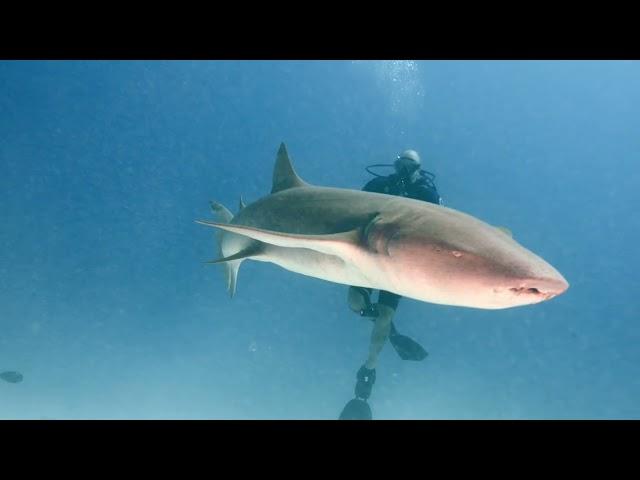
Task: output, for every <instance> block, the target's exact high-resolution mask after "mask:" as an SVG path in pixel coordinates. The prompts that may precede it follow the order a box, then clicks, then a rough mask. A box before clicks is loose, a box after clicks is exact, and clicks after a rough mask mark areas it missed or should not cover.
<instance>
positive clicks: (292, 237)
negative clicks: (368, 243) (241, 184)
mask: <svg viewBox="0 0 640 480" xmlns="http://www.w3.org/2000/svg"><path fill="white" fill-rule="evenodd" d="M196 223H200V224H202V225H207V226H209V227H216V228H220V229H222V230H226V231H228V232H232V233H236V234H238V235H244V236H245V237H249V238H252V239H254V240H258V241H260V242H263V243H267V244H270V245H276V246H278V247H288V248H307V249H310V250H315V251H317V252H320V253H324V254H327V255H335V256H338V257H343V256H345V255H349V254H350V253H352V252H353V250H354V249H359V248H361V247H362V244H361V242H362V229H361V228H356V229H353V230H349V231H346V232H340V233H333V234H328V235H301V234H297V233H285V232H275V231H271V230H264V229H262V228H256V227H247V226H244V225H234V224H228V223H217V222H210V221H207V220H196Z"/></svg>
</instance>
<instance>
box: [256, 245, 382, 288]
mask: <svg viewBox="0 0 640 480" xmlns="http://www.w3.org/2000/svg"><path fill="white" fill-rule="evenodd" d="M254 260H257V261H261V262H271V263H275V264H276V265H279V266H280V267H282V268H284V269H286V270H289V271H292V272H295V273H299V274H301V275H307V276H310V277H315V278H320V279H322V280H326V281H329V282H335V283H341V284H344V285H354V286H361V287H369V288H381V286H380V285H378V284H377V283H378V282H377V281H376V279H375V278H368V277H366V276H365V275H364V274H363V272H362V270H361V269H360V268H357V267H355V266H354V264H349V263H347V262H345V261H344V260H342V259H341V258H339V257H336V256H333V255H326V254H323V253H319V252H316V251H315V250H310V249H307V248H284V247H277V246H273V245H268V246H267V247H266V249H265V251H264V252H262V253H261V254H260V255H259V256H257V257H255V258H254Z"/></svg>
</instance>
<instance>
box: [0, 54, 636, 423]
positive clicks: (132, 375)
mask: <svg viewBox="0 0 640 480" xmlns="http://www.w3.org/2000/svg"><path fill="white" fill-rule="evenodd" d="M281 141H284V142H286V144H287V147H288V149H289V153H290V155H291V157H292V160H293V163H294V166H295V168H296V170H297V172H298V173H299V174H300V176H301V177H302V178H303V179H305V180H307V181H309V182H311V183H313V184H316V185H325V186H335V187H342V188H354V189H360V188H362V186H363V185H364V184H365V183H366V182H367V181H368V180H369V179H370V178H371V176H370V175H369V174H368V173H367V172H366V171H365V167H366V166H367V165H369V164H373V163H391V162H392V161H393V160H394V159H395V157H396V155H397V154H399V153H400V152H401V151H402V150H404V149H408V148H412V149H416V150H417V151H418V152H419V153H420V155H421V157H422V162H423V168H425V169H426V170H428V171H430V172H433V173H434V174H435V175H436V184H437V186H438V190H439V193H440V194H441V196H442V197H443V200H444V204H445V205H446V206H448V207H452V208H455V209H458V210H462V211H464V212H467V213H470V214H472V215H474V216H476V217H479V218H480V219H482V220H485V221H487V222H488V223H491V224H494V225H504V226H506V227H508V228H509V229H510V230H511V231H512V232H513V234H514V237H515V238H516V240H517V241H518V242H519V243H521V244H522V245H524V246H525V247H527V248H529V249H531V250H532V251H534V252H535V253H537V254H538V255H540V256H542V257H543V258H544V259H545V260H547V261H549V263H551V264H552V265H553V266H554V267H556V268H557V269H558V270H559V271H560V272H561V273H562V274H563V275H564V277H565V278H566V279H567V280H568V281H569V283H570V288H569V290H568V291H567V292H566V293H565V294H564V295H562V296H560V297H558V298H555V299H553V300H551V301H549V302H544V303H541V304H538V305H532V306H527V307H518V308H513V309H507V310H495V311H490V310H476V309H468V308H460V307H447V306H440V305H432V304H428V303H423V302H418V301H415V300H410V299H406V298H405V299H402V300H401V302H400V306H399V308H398V311H397V314H396V317H395V323H396V325H397V327H398V330H399V331H400V332H401V333H403V334H406V335H409V336H411V337H413V338H415V339H416V340H418V341H419V342H420V343H421V344H423V345H424V346H425V348H426V349H427V350H428V351H429V356H428V357H427V359H425V360H424V361H423V362H408V361H402V360H401V359H400V358H398V356H397V355H396V353H395V352H394V351H393V349H392V348H391V347H390V345H388V344H387V345H386V346H385V347H384V349H383V351H382V354H381V356H380V359H379V362H378V366H377V381H376V384H375V387H374V389H373V393H372V396H371V398H370V401H369V403H370V405H371V407H372V410H373V416H374V418H379V419H582V418H584V419H619V418H634V419H638V418H640V319H639V317H640V308H639V307H640V276H639V275H638V269H639V268H640V253H639V249H638V246H637V244H638V238H639V234H640V215H638V199H639V197H640V195H639V194H638V191H639V188H640V62H638V61H2V62H0V208H1V210H2V217H1V218H2V228H0V371H16V372H20V374H22V375H23V379H22V381H20V382H17V383H11V382H8V381H2V380H0V418H2V419H335V418H337V417H338V415H339V413H340V411H341V409H342V407H343V406H344V404H345V403H346V402H347V401H348V400H349V399H351V398H352V397H353V388H354V385H355V373H356V371H357V370H358V368H359V367H360V365H362V363H363V362H364V360H365V358H366V355H367V351H368V344H369V337H370V334H371V323H370V322H369V321H368V320H366V319H363V318H360V317H358V316H357V315H355V314H353V313H352V312H351V311H350V310H349V309H348V308H347V304H346V292H347V287H346V286H344V285H338V284H333V283H328V282H323V281H321V280H317V279H314V278H309V277H305V276H302V275H297V274H294V273H292V272H288V271H286V270H283V269H281V268H279V267H277V266H275V265H272V264H267V263H258V262H250V261H248V262H244V263H243V264H242V267H241V268H240V272H239V277H238V289H237V293H236V296H235V297H234V298H233V299H230V298H229V296H228V294H227V292H226V291H225V284H224V280H223V275H222V273H221V270H222V268H221V267H220V266H211V265H205V264H204V262H205V261H207V260H211V259H213V258H215V257H216V244H215V240H214V231H213V230H212V229H210V228H207V227H204V226H202V225H198V224H196V223H195V222H194V220H196V219H212V218H213V217H212V214H211V211H210V208H209V201H210V200H215V201H218V202H221V203H222V204H224V205H226V206H227V207H228V208H230V209H231V210H232V211H234V212H235V211H236V210H237V206H238V199H239V196H240V195H243V198H244V200H245V201H246V202H247V203H249V202H253V201H255V200H257V199H258V198H260V197H262V196H265V195H267V194H268V193H269V191H270V189H271V176H272V169H273V165H274V161H275V155H276V151H277V149H278V146H279V144H280V142H281Z"/></svg>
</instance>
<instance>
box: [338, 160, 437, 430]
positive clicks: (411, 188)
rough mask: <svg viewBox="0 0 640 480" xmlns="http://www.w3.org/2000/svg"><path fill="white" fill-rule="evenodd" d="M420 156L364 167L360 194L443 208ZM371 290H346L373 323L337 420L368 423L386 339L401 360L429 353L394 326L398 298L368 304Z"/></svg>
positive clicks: (354, 308)
mask: <svg viewBox="0 0 640 480" xmlns="http://www.w3.org/2000/svg"><path fill="white" fill-rule="evenodd" d="M383 166H384V167H394V169H395V173H393V174H391V175H388V176H383V175H378V174H377V173H374V172H372V171H371V170H370V168H373V167H383ZM420 167H421V162H420V156H419V155H418V152H416V151H415V150H405V151H404V152H402V153H401V154H400V155H398V157H397V159H396V160H395V162H394V163H393V165H387V164H376V165H370V166H368V167H366V170H367V172H369V173H371V174H372V175H374V176H375V177H376V178H374V179H372V180H371V181H369V182H368V183H367V184H366V185H365V186H364V187H363V189H362V190H364V191H366V192H377V193H385V194H388V195H397V196H403V197H409V198H413V199H416V200H423V201H425V202H430V203H435V204H438V205H442V204H443V203H442V198H440V195H439V194H438V190H437V189H436V186H435V183H434V179H435V175H433V174H432V173H430V172H426V171H424V170H422V169H421V168H420ZM371 294H372V289H370V288H363V287H353V286H352V287H349V291H348V297H347V300H348V304H349V308H350V309H351V310H352V311H353V312H355V313H357V314H358V315H360V316H362V317H365V318H369V319H371V320H372V321H373V322H374V326H373V331H372V333H371V343H370V346H369V356H368V358H367V361H366V362H365V363H364V365H362V366H361V367H360V369H359V370H358V373H357V374H356V380H357V383H356V386H355V398H353V399H352V400H350V401H349V402H348V403H347V405H346V406H345V407H344V409H343V410H342V413H341V414H340V420H371V418H372V416H371V408H370V407H369V404H368V403H367V400H368V399H369V396H370V395H371V390H372V388H373V384H374V383H375V381H376V362H377V360H378V355H379V353H380V351H381V350H382V347H383V346H384V343H385V341H386V340H387V338H388V339H389V342H390V343H391V345H392V346H393V348H394V349H395V351H396V352H397V353H398V355H399V356H400V358H402V359H403V360H413V361H421V360H424V359H425V358H426V357H427V355H428V353H427V352H426V350H425V349H424V348H422V346H421V345H420V344H419V343H417V342H416V341H415V340H412V339H411V338H409V337H407V336H405V335H401V334H399V333H398V331H397V330H396V328H395V325H394V324H393V321H392V320H393V316H394V314H395V312H396V309H397V308H398V303H399V302H400V298H402V297H401V296H400V295H396V294H395V293H391V292H387V291H384V290H380V292H379V293H378V302H377V303H373V302H372V301H371Z"/></svg>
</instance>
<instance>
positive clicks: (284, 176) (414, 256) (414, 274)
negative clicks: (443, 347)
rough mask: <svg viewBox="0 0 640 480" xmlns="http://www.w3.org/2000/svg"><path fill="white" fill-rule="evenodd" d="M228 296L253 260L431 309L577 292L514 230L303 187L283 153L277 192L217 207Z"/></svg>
mask: <svg viewBox="0 0 640 480" xmlns="http://www.w3.org/2000/svg"><path fill="white" fill-rule="evenodd" d="M211 206H212V209H213V211H214V212H215V213H216V215H217V219H216V220H217V221H208V220H197V221H196V222H197V223H200V224H203V225H207V226H210V227H215V228H217V229H219V231H218V246H219V251H220V252H219V253H220V258H218V259H216V260H213V261H211V262H209V263H216V264H222V265H224V271H225V275H226V279H227V289H228V291H229V293H230V295H231V296H232V297H233V295H234V293H235V291H236V282H237V277H238V269H239V267H240V265H241V263H242V262H243V261H245V260H255V261H259V262H271V263H274V264H276V265H279V266H280V267H282V268H285V269H287V270H290V271H292V272H295V273H299V274H302V275H308V276H311V277H315V278H319V279H322V280H326V281H329V282H335V283H339V284H345V285H353V286H360V287H368V288H374V289H380V290H386V291H389V292H393V293H396V294H398V295H402V296H404V297H409V298H413V299H415V300H420V301H424V302H430V303H435V304H441V305H453V306H460V307H470V308H482V309H502V308H510V307H516V306H521V305H529V304H534V303H539V302H542V301H545V300H549V299H551V298H553V297H556V296H558V295H560V294H562V293H563V292H564V291H565V290H566V289H567V288H568V287H569V284H568V283H567V281H566V280H565V278H564V277H563V276H562V275H561V274H560V273H559V272H558V271H557V270H556V269H555V268H554V267H552V266H551V265H550V264H549V263H547V262H546V261H545V260H543V259H542V258H540V257H539V256H538V255H536V254H534V253H533V252H531V251H529V250H528V249H526V248H525V247H523V246H522V245H520V244H519V243H518V242H517V241H516V240H514V239H513V237H512V236H511V235H510V232H509V231H508V230H506V229H504V228H499V227H495V226H492V225H490V224H488V223H485V222H483V221H482V220H479V219H477V218H475V217H473V216H471V215H468V214H466V213H463V212H461V211H458V210H455V209H452V208H447V207H444V206H441V205H435V204H431V203H427V202H422V201H418V200H413V199H409V198H406V197H396V196H390V195H385V194H381V193H372V192H364V191H360V190H351V189H344V188H332V187H321V186H315V185H311V184H309V183H307V182H305V181H304V180H302V179H301V178H300V177H299V176H298V174H297V173H296V171H295V170H294V168H293V165H292V163H291V160H290V158H289V154H288V152H287V148H286V146H285V144H284V143H282V144H281V145H280V148H279V150H278V153H277V157H276V163H275V167H274V171H273V184H272V188H271V193H270V194H269V195H267V196H265V197H263V198H261V199H259V200H257V201H256V202H254V203H250V204H248V205H245V204H244V202H243V201H242V199H241V200H240V210H239V212H238V213H237V214H236V215H235V216H234V215H233V214H232V213H231V212H230V211H229V210H228V209H227V208H225V207H224V206H222V205H220V204H219V203H214V202H212V204H211Z"/></svg>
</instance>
